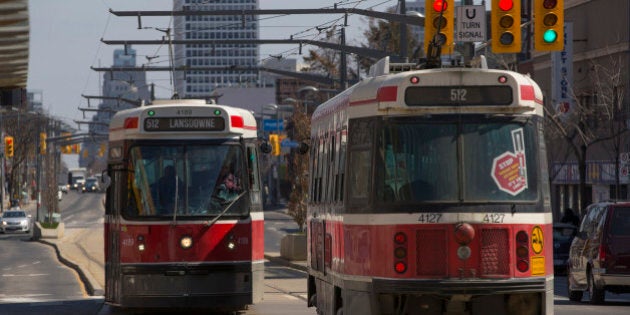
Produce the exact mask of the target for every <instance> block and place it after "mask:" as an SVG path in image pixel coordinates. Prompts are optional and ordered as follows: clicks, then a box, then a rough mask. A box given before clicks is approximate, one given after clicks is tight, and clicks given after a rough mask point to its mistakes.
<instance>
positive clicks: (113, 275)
mask: <svg viewBox="0 0 630 315" xmlns="http://www.w3.org/2000/svg"><path fill="white" fill-rule="evenodd" d="M258 154H259V149H258V144H257V133H256V121H255V119H254V116H253V115H252V114H251V112H249V111H247V110H244V109H240V108H233V107H228V106H221V105H214V104H206V103H205V101H198V100H170V101H156V102H155V103H154V104H153V105H150V106H141V107H138V108H133V109H129V110H124V111H120V112H118V113H117V114H116V115H115V116H114V117H113V118H112V120H111V124H110V134H109V150H108V170H107V173H108V177H109V179H110V181H111V184H110V185H109V187H108V190H107V198H106V215H105V261H106V266H105V278H106V285H105V286H106V288H105V300H106V302H108V303H110V304H113V305H117V306H122V307H130V308H162V307H166V308H171V307H176V308H182V307H183V308H186V307H191V308H209V309H217V310H222V311H223V310H226V311H231V310H240V309H243V308H245V307H246V306H247V305H248V304H253V303H256V302H257V301H260V300H261V298H262V294H263V279H264V257H263V255H264V249H263V246H264V226H263V225H264V221H263V212H262V202H261V191H260V187H261V185H260V175H259V169H258V166H257V163H258Z"/></svg>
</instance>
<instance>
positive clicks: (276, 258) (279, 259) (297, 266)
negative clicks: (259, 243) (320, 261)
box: [265, 254, 308, 272]
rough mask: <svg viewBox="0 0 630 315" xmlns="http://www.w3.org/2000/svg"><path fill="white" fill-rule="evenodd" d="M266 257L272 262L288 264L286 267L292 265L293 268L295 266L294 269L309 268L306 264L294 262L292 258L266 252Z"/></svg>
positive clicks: (303, 269)
mask: <svg viewBox="0 0 630 315" xmlns="http://www.w3.org/2000/svg"><path fill="white" fill-rule="evenodd" d="M265 259H267V260H269V261H271V262H274V263H277V264H279V265H283V266H286V267H291V268H294V269H298V270H302V271H304V272H306V271H307V270H308V268H307V267H306V266H305V265H301V264H298V263H294V262H292V261H290V260H287V259H284V258H282V257H279V256H271V255H267V254H265Z"/></svg>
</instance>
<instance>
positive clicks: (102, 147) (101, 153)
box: [98, 143, 107, 157]
mask: <svg viewBox="0 0 630 315" xmlns="http://www.w3.org/2000/svg"><path fill="white" fill-rule="evenodd" d="M105 150H107V145H106V144H105V143H101V145H100V146H99V148H98V156H99V157H103V156H104V155H105Z"/></svg>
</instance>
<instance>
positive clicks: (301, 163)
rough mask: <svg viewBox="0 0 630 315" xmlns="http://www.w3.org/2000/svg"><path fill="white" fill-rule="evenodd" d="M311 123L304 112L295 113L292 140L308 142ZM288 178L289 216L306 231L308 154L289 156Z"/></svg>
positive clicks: (293, 151) (292, 152)
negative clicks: (289, 193) (289, 185)
mask: <svg viewBox="0 0 630 315" xmlns="http://www.w3.org/2000/svg"><path fill="white" fill-rule="evenodd" d="M310 131H311V122H310V120H309V117H308V116H307V115H306V114H304V113H303V112H302V111H299V110H298V111H294V112H293V117H292V122H291V129H290V132H291V138H292V139H294V141H298V142H308V140H309V138H310ZM288 163H289V168H288V172H287V173H288V176H289V182H290V183H291V195H290V196H289V204H288V209H289V215H290V216H291V217H293V221H295V223H297V225H298V227H299V229H300V232H303V231H304V224H305V223H306V202H307V198H308V180H309V175H308V165H309V156H308V154H300V153H298V152H296V150H295V149H293V150H291V154H290V155H289V156H288Z"/></svg>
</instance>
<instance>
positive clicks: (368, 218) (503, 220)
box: [325, 212, 553, 225]
mask: <svg viewBox="0 0 630 315" xmlns="http://www.w3.org/2000/svg"><path fill="white" fill-rule="evenodd" d="M428 214H429V217H431V219H435V221H434V222H426V221H427V215H428ZM432 215H434V216H432ZM438 217H439V218H438ZM325 219H326V220H327V221H333V222H341V223H343V224H346V225H405V224H432V223H437V224H444V223H457V222H467V223H476V224H550V223H551V222H552V220H553V216H552V214H551V213H550V212H544V213H519V212H516V213H510V212H507V213H497V212H487V213H486V212H475V213H468V212H466V213H440V212H431V213H425V212H422V213H420V212H417V213H384V214H345V215H343V216H325ZM422 219H424V222H423V221H422Z"/></svg>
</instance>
